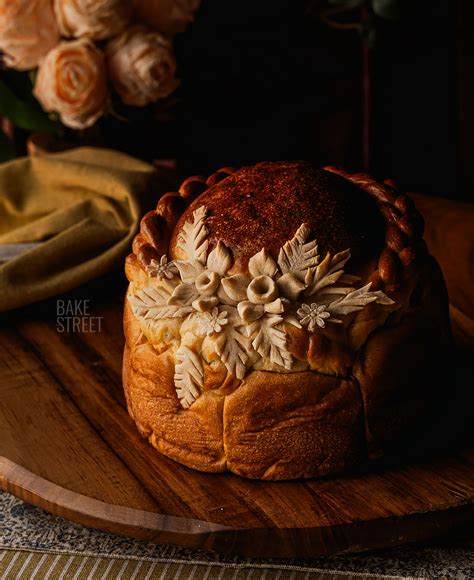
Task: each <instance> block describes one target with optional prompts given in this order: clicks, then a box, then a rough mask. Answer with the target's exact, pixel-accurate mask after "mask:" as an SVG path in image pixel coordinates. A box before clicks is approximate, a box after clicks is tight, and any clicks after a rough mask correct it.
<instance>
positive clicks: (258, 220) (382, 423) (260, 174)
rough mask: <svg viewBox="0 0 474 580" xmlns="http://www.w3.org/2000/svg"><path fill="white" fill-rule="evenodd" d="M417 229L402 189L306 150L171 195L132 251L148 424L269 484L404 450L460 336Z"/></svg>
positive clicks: (196, 454)
mask: <svg viewBox="0 0 474 580" xmlns="http://www.w3.org/2000/svg"><path fill="white" fill-rule="evenodd" d="M422 231H423V222H422V220H421V218H420V215H419V214H418V213H417V211H416V209H415V207H414V205H413V203H412V202H411V200H410V198H409V197H407V196H406V195H404V194H400V193H399V192H398V191H396V190H395V189H394V188H393V187H392V186H390V185H388V184H385V183H379V182H377V181H375V180H374V179H372V178H371V177H370V176H369V175H366V174H353V175H351V174H348V173H345V172H344V171H341V170H337V169H335V168H331V167H327V168H324V169H319V168H317V167H314V166H313V165H312V164H310V163H308V162H304V161H283V162H268V163H259V164H257V165H255V166H252V167H244V168H242V169H240V170H233V169H230V168H223V169H221V170H219V171H218V172H217V173H215V174H213V175H212V176H211V177H209V178H208V179H207V180H206V179H204V178H202V177H191V178H189V179H187V180H186V181H185V182H184V183H183V184H182V186H181V188H180V190H179V192H175V193H168V194H166V195H164V196H163V197H162V198H161V199H160V201H159V203H158V206H157V208H156V210H154V211H152V212H150V213H148V214H147V215H145V216H144V218H143V220H142V222H141V231H140V233H139V234H138V235H137V236H136V238H135V240H134V244H133V253H132V254H130V256H128V258H127V261H126V273H127V277H128V279H129V281H130V285H129V289H128V292H127V298H126V301H125V315H124V329H125V338H126V346H125V354H124V365H123V381H124V389H125V393H126V399H127V405H128V410H129V413H130V415H131V416H132V418H133V419H134V420H135V422H136V424H137V427H138V429H139V430H140V432H141V433H142V434H143V435H144V436H145V437H147V438H148V439H149V441H150V443H151V444H152V445H153V446H154V447H156V449H157V450H158V451H159V452H161V453H163V454H164V455H166V456H168V457H170V458H172V459H174V460H176V461H178V462H180V463H182V464H184V465H187V466H189V467H192V468H194V469H198V470H202V471H208V472H222V471H226V470H229V471H232V472H234V473H236V474H239V475H241V476H244V477H250V478H257V479H270V480H279V479H294V478H308V477H317V476H322V475H327V474H332V473H337V472H340V471H343V470H346V469H349V468H351V467H353V466H355V465H358V464H361V463H364V462H366V461H367V459H372V458H375V457H380V456H381V455H383V454H384V453H387V452H388V451H389V450H393V449H397V448H402V447H403V446H406V445H407V441H408V442H409V441H410V434H411V433H415V432H416V429H418V430H419V427H420V425H422V424H424V422H425V420H428V418H429V417H431V415H430V413H431V411H430V409H431V407H432V406H433V402H434V401H436V400H437V398H438V396H437V393H436V387H435V385H436V384H437V381H436V373H438V374H439V372H440V368H441V366H442V365H443V364H444V362H445V361H446V352H447V349H448V348H449V341H450V333H449V321H448V315H447V297H446V292H445V289H444V282H443V279H442V276H441V274H440V271H439V268H438V266H437V264H436V262H435V261H434V259H433V258H432V257H431V256H430V255H429V254H428V253H427V250H426V245H425V244H424V242H423V240H422V233H423V232H422ZM433 361H438V362H437V364H434V363H433ZM431 418H432V417H431Z"/></svg>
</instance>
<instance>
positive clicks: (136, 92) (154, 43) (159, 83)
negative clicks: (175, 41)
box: [107, 26, 179, 107]
mask: <svg viewBox="0 0 474 580" xmlns="http://www.w3.org/2000/svg"><path fill="white" fill-rule="evenodd" d="M107 66H108V70H109V76H110V79H111V81H112V83H113V85H114V87H115V89H116V91H117V92H118V94H119V95H120V96H121V98H122V100H123V102H124V103H125V104H126V105H133V106H135V107H144V106H145V105H148V104H149V103H154V102H155V101H157V100H158V99H161V98H163V97H167V96H168V95H169V94H170V93H172V92H173V91H174V89H175V88H176V87H177V86H178V84H179V82H178V80H177V79H176V77H175V73H176V61H175V58H174V56H173V53H172V51H171V45H170V43H169V42H168V41H167V40H166V38H164V37H163V36H162V35H161V34H159V33H158V32H153V31H151V30H148V29H146V28H143V27H139V26H137V27H134V28H131V29H129V30H127V31H126V32H124V33H123V34H122V35H121V36H119V37H117V38H115V39H113V40H112V41H111V42H110V43H109V45H108V47H107Z"/></svg>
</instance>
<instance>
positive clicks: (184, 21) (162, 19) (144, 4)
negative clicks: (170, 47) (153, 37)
mask: <svg viewBox="0 0 474 580" xmlns="http://www.w3.org/2000/svg"><path fill="white" fill-rule="evenodd" d="M200 4H201V0H134V6H135V12H136V14H137V15H138V18H139V19H140V20H141V21H142V22H144V23H146V24H147V25H148V26H151V27H152V28H155V29H156V30H158V31H159V32H163V33H164V34H168V35H173V34H176V33H177V32H183V30H184V29H185V28H186V26H187V25H188V24H189V23H190V22H191V21H192V20H193V17H194V12H196V10H197V9H198V8H199V5H200Z"/></svg>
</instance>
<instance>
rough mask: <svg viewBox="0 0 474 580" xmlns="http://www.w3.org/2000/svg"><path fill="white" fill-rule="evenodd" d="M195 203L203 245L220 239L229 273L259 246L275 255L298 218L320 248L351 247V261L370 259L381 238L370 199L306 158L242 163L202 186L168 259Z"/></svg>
mask: <svg viewBox="0 0 474 580" xmlns="http://www.w3.org/2000/svg"><path fill="white" fill-rule="evenodd" d="M201 206H205V207H206V210H207V218H206V227H207V229H208V240H209V243H210V245H211V246H214V245H216V244H217V242H218V241H221V242H223V243H224V244H225V245H226V246H227V247H228V248H229V249H230V250H231V252H232V254H233V257H234V259H235V261H236V266H237V267H236V268H235V270H245V268H246V265H247V262H248V260H249V258H250V257H251V256H253V255H254V254H256V253H257V252H258V251H259V250H261V248H262V247H265V248H266V249H267V251H269V252H270V254H273V255H276V254H277V253H278V251H279V249H280V248H281V247H282V245H283V244H284V243H285V242H286V241H287V240H289V239H291V238H292V237H293V235H294V234H295V231H296V230H297V228H298V227H299V226H300V225H301V224H302V223H305V224H307V226H308V227H309V228H310V230H311V233H312V235H313V236H314V237H316V239H317V241H318V245H319V248H320V250H321V252H322V253H325V252H328V251H329V252H331V253H333V254H335V253H337V252H340V251H342V250H345V249H346V248H351V254H352V264H354V263H357V262H359V261H360V260H361V261H363V262H365V261H367V260H369V259H370V258H373V257H374V256H377V255H378V254H379V253H380V251H381V248H382V246H383V242H384V230H385V225H384V220H383V217H382V215H381V214H380V212H379V211H378V208H377V203H376V201H375V200H374V199H373V198H372V197H371V196H370V195H368V194H367V193H366V192H365V191H362V190H360V189H359V188H357V187H356V186H355V185H353V184H352V183H351V182H350V181H348V180H346V179H344V178H343V177H340V176H339V175H336V174H335V173H331V172H329V171H325V170H324V169H317V168H315V167H314V166H313V165H311V164H310V163H308V162H305V161H282V162H265V163H259V164H257V165H255V166H252V167H244V168H242V169H240V170H238V171H236V172H235V173H233V174H231V175H229V176H228V177H226V178H225V179H223V180H222V181H220V182H218V183H216V184H215V185H213V186H211V187H210V188H209V189H207V190H206V191H204V192H203V193H202V194H201V195H200V196H199V197H198V199H196V200H195V201H194V202H193V203H191V205H190V206H189V207H188V208H187V209H186V210H185V211H184V213H183V214H182V216H181V218H180V219H179V221H178V223H177V225H176V227H175V229H174V233H173V236H172V238H171V243H170V255H171V257H172V258H180V257H181V256H179V250H177V247H176V244H177V238H178V236H179V233H180V231H181V230H182V227H183V225H184V224H185V223H186V222H189V221H190V220H191V219H192V215H193V212H194V211H195V210H196V209H197V208H199V207H201Z"/></svg>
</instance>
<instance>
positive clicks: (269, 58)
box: [133, 0, 474, 199]
mask: <svg viewBox="0 0 474 580" xmlns="http://www.w3.org/2000/svg"><path fill="white" fill-rule="evenodd" d="M473 4H474V3H473V2H472V0H412V1H406V2H404V3H402V6H401V17H400V19H399V20H397V21H388V20H383V19H380V18H376V19H375V21H374V23H375V30H376V39H375V45H374V48H372V49H367V46H366V44H364V42H363V41H362V40H361V37H360V35H359V34H358V32H357V31H356V30H338V29H334V28H331V27H330V26H328V25H327V24H325V23H324V22H323V21H321V19H320V18H318V17H317V16H314V15H309V14H308V11H307V6H308V2H306V1H303V0H271V1H270V0H259V1H255V0H239V1H238V2H235V1H233V0H232V1H231V0H227V1H225V2H223V1H222V0H203V4H202V6H201V8H200V10H199V12H198V14H197V15H196V19H195V22H194V23H193V24H192V25H191V26H189V28H188V29H187V31H186V32H185V33H184V34H182V35H178V37H177V38H176V41H175V50H176V54H177V58H178V63H179V76H180V77H181V80H182V85H181V88H180V89H179V90H178V93H177V97H178V102H177V104H176V105H175V109H174V110H175V118H174V120H168V121H167V122H164V123H161V124H160V125H159V127H158V128H157V129H151V128H150V127H149V126H148V127H141V128H139V129H137V131H138V132H139V133H140V135H138V136H137V139H134V140H133V142H134V143H135V144H136V143H137V142H140V143H142V148H143V156H146V155H147V154H148V155H149V154H150V151H153V154H154V155H156V156H160V157H177V159H178V162H179V169H180V171H181V172H182V173H183V174H184V175H187V174H192V173H206V172H210V171H213V170H215V169H216V168H218V167H220V166H223V165H232V166H240V165H242V164H247V163H254V162H256V161H261V160H271V159H285V158H307V159H311V160H314V161H315V162H316V163H318V164H321V165H324V164H327V163H332V164H341V165H345V166H347V167H349V168H351V169H361V168H365V169H369V170H370V171H371V172H372V173H374V174H375V175H376V176H377V177H380V178H386V177H392V178H394V179H395V180H396V181H397V182H398V183H399V184H400V185H401V186H402V187H404V188H407V189H408V190H418V191H423V192H426V193H433V194H438V195H443V196H446V197H453V198H464V199H472V194H471V192H472V191H473V189H474V169H473V166H474V159H473V152H472V142H473V138H474V113H473V109H474V86H473V81H472V77H473V70H474V67H473V65H474V62H473V60H474V59H473V53H474V40H473V38H474V35H473V33H472V26H473V22H474V6H473ZM364 75H365V77H364ZM364 78H365V83H366V85H365V86H366V90H365V93H364V90H363V85H364ZM364 110H365V113H364ZM150 144H152V145H153V146H150Z"/></svg>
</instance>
